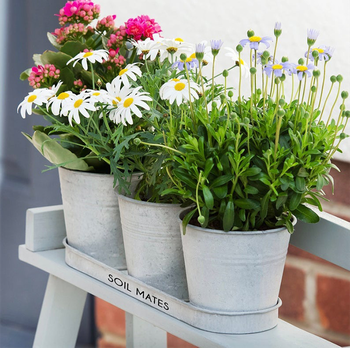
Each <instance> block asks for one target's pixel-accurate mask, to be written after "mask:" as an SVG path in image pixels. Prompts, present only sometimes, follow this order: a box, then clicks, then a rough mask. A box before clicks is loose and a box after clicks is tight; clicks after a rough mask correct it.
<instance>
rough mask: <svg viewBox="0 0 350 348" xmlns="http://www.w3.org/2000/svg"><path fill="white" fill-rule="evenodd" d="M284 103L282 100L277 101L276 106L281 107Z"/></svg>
mask: <svg viewBox="0 0 350 348" xmlns="http://www.w3.org/2000/svg"><path fill="white" fill-rule="evenodd" d="M285 103H286V102H285V100H284V99H280V100H279V101H278V105H280V106H283V105H284V104H285Z"/></svg>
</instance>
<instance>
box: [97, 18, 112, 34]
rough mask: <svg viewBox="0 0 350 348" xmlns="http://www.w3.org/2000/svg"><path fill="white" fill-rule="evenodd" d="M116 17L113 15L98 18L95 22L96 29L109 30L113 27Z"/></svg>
mask: <svg viewBox="0 0 350 348" xmlns="http://www.w3.org/2000/svg"><path fill="white" fill-rule="evenodd" d="M116 18H117V16H116V15H113V16H107V17H104V18H102V19H101V20H99V21H98V22H97V24H96V30H98V31H100V32H103V31H109V30H111V29H114V25H115V23H114V20H115V19H116Z"/></svg>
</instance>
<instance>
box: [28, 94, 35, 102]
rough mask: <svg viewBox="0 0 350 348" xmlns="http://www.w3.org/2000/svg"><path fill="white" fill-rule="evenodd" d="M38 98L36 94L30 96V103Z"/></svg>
mask: <svg viewBox="0 0 350 348" xmlns="http://www.w3.org/2000/svg"><path fill="white" fill-rule="evenodd" d="M36 98H37V96H36V95H31V96H30V97H29V98H28V103H33V101H34V100H35V99H36Z"/></svg>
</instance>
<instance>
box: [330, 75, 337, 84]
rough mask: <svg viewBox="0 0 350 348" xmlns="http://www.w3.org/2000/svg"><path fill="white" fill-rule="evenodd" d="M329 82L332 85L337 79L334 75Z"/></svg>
mask: <svg viewBox="0 0 350 348" xmlns="http://www.w3.org/2000/svg"><path fill="white" fill-rule="evenodd" d="M330 80H331V82H332V83H334V82H336V81H337V77H336V76H335V75H332V76H331V77H330Z"/></svg>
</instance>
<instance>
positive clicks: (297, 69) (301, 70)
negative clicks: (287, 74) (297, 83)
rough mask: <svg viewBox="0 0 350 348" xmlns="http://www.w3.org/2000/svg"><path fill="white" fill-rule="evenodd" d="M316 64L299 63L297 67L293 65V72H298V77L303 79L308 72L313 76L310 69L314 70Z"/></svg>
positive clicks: (309, 75)
mask: <svg viewBox="0 0 350 348" xmlns="http://www.w3.org/2000/svg"><path fill="white" fill-rule="evenodd" d="M314 69H315V66H314V65H313V64H311V63H310V64H308V65H297V66H296V67H293V69H292V72H293V74H297V76H298V79H299V80H302V79H303V77H304V74H306V75H307V76H308V77H311V76H312V74H311V72H310V70H314Z"/></svg>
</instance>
